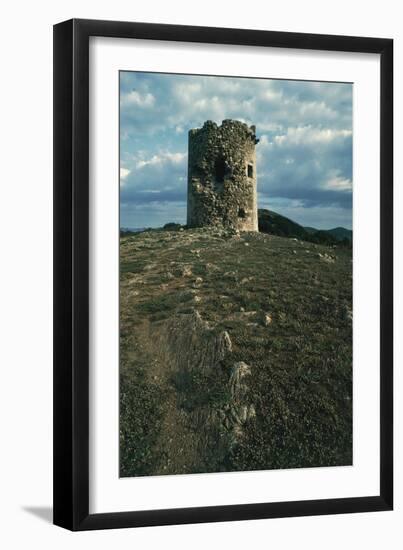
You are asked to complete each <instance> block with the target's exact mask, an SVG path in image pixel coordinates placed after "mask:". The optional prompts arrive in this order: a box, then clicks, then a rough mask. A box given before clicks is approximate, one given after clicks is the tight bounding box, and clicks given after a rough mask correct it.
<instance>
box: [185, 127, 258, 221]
mask: <svg viewBox="0 0 403 550" xmlns="http://www.w3.org/2000/svg"><path fill="white" fill-rule="evenodd" d="M258 141H259V140H258V139H257V138H256V127H255V126H248V125H247V124H245V123H243V122H240V121H238V120H230V119H227V120H223V121H222V124H221V126H218V125H217V124H216V123H215V122H212V121H211V120H207V121H206V122H205V123H204V124H203V127H202V128H196V129H192V130H190V131H189V156H188V202H187V225H188V226H189V227H203V226H211V225H212V226H218V227H224V228H228V229H235V230H239V231H258V219H257V191H256V150H255V146H256V144H257V143H258Z"/></svg>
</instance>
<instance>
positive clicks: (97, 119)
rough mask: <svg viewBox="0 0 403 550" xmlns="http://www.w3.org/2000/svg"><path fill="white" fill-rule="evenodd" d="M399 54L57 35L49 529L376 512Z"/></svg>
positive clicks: (375, 42)
mask: <svg viewBox="0 0 403 550" xmlns="http://www.w3.org/2000/svg"><path fill="white" fill-rule="evenodd" d="M392 115H393V42H392V40H391V39H385V38H360V37H346V36H325V35H309V34H297V33H288V32H269V31H256V30H241V29H224V28H222V29H219V28H206V27H188V26H176V25H175V26H174V25H157V24H147V23H125V22H113V21H91V20H76V19H74V20H70V21H66V22H63V23H60V24H58V25H55V27H54V523H55V524H57V525H59V526H62V527H65V528H68V529H71V530H89V529H104V528H118V527H136V526H151V525H167V524H183V523H201V522H212V521H233V520H244V519H255V518H256V519H258V518H273V517H291V516H302V515H320V514H337V513H351V512H369V511H381V510H391V509H392V506H393V440H392V437H393V415H392V413H393V401H392V398H393V387H392V345H393V310H392V297H393V294H392V292H393V291H392V288H393V280H392V268H393V263H392V262H393V257H392V254H393V252H392V250H393V234H392V230H393V219H392V214H393V195H392V185H393V146H392V141H393V125H392V120H393V118H392Z"/></svg>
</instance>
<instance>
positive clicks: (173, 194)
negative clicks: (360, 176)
mask: <svg viewBox="0 0 403 550" xmlns="http://www.w3.org/2000/svg"><path fill="white" fill-rule="evenodd" d="M225 118H233V119H237V120H242V121H244V122H247V123H248V124H255V125H256V133H257V136H258V137H259V138H260V142H259V144H258V145H257V148H256V151H257V177H258V205H259V208H269V209H271V210H274V211H275V212H278V213H279V214H283V215H284V216H287V217H289V218H291V219H292V220H294V221H296V222H298V223H300V224H302V225H305V226H306V225H309V226H313V227H317V228H321V229H330V228H332V227H336V226H344V227H347V228H351V222H352V220H351V218H352V85H351V84H339V83H321V82H302V81H288V80H263V79H251V78H228V77H212V76H189V75H171V74H158V73H136V72H121V73H120V189H121V192H120V203H121V221H120V225H121V227H160V226H161V225H163V224H164V223H167V222H172V221H174V222H179V223H185V220H186V182H187V134H188V130H189V129H190V128H198V127H200V126H202V125H203V123H204V121H206V120H214V121H215V122H217V123H219V124H220V123H221V121H222V120H223V119H225Z"/></svg>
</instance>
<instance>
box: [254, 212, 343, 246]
mask: <svg viewBox="0 0 403 550" xmlns="http://www.w3.org/2000/svg"><path fill="white" fill-rule="evenodd" d="M258 219H259V231H261V232H263V233H269V234H271V235H278V236H279V237H294V238H296V239H300V240H302V241H308V242H313V243H318V244H324V245H327V246H333V245H334V246H336V245H340V244H343V245H346V246H348V245H349V243H351V240H352V231H351V230H349V229H345V228H344V227H337V228H335V229H330V230H323V229H315V228H314V227H303V226H302V225H300V224H299V223H296V222H294V221H292V220H290V219H289V218H286V217H285V216H281V214H277V213H276V212H273V211H272V210H265V209H259V211H258Z"/></svg>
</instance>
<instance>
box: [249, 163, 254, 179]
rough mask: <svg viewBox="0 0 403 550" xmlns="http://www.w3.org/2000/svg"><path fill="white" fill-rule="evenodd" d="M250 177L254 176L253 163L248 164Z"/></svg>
mask: <svg viewBox="0 0 403 550" xmlns="http://www.w3.org/2000/svg"><path fill="white" fill-rule="evenodd" d="M248 178H253V164H248Z"/></svg>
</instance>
